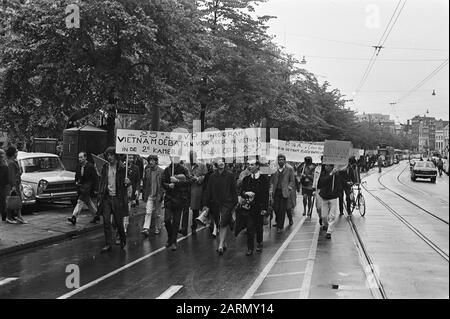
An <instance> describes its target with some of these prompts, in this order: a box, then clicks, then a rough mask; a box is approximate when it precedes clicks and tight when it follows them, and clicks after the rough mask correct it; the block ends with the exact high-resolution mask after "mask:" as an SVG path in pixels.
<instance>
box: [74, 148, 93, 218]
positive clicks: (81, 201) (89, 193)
mask: <svg viewBox="0 0 450 319" xmlns="http://www.w3.org/2000/svg"><path fill="white" fill-rule="evenodd" d="M75 183H76V185H77V188H78V201H77V205H76V206H75V208H74V210H73V213H72V217H70V218H67V220H68V221H69V222H71V223H72V225H74V226H75V225H76V223H77V216H78V214H80V213H81V211H82V210H83V206H84V205H85V204H86V206H87V207H88V208H89V210H90V211H91V213H92V214H93V215H94V216H96V214H97V207H96V206H95V205H94V203H93V202H92V199H91V197H93V196H94V192H95V190H96V188H97V184H98V177H97V172H96V171H95V168H94V164H92V163H89V162H88V161H87V153H86V152H81V153H80V154H78V165H77V168H76V172H75Z"/></svg>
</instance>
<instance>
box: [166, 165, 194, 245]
mask: <svg viewBox="0 0 450 319" xmlns="http://www.w3.org/2000/svg"><path fill="white" fill-rule="evenodd" d="M190 183H191V179H190V178H189V172H188V170H187V169H186V167H184V166H183V165H182V164H181V163H180V161H179V158H178V157H172V158H171V164H170V165H169V166H168V167H166V169H165V170H164V173H163V177H162V186H163V188H164V190H165V191H166V193H165V196H164V209H165V212H164V225H165V226H166V230H167V237H168V239H167V244H166V247H167V248H170V249H171V250H173V251H175V250H177V237H178V229H179V228H180V221H181V213H182V211H183V209H184V208H185V207H186V206H187V205H188V200H189V199H188V196H189V184H190Z"/></svg>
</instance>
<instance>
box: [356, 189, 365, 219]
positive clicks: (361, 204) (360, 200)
mask: <svg viewBox="0 0 450 319" xmlns="http://www.w3.org/2000/svg"><path fill="white" fill-rule="evenodd" d="M357 201H358V208H359V213H360V214H361V216H364V215H365V214H366V200H365V199H364V196H363V195H362V194H361V193H359V194H358V198H357Z"/></svg>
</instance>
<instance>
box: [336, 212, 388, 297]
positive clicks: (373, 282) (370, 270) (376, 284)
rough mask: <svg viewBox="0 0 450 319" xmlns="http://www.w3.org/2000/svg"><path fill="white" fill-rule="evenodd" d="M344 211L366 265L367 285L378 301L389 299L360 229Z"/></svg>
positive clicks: (362, 261)
mask: <svg viewBox="0 0 450 319" xmlns="http://www.w3.org/2000/svg"><path fill="white" fill-rule="evenodd" d="M344 210H345V212H346V215H347V222H348V224H349V226H350V230H351V232H352V235H353V239H354V244H355V246H356V249H357V251H358V254H359V258H360V261H361V264H363V265H365V266H364V272H365V273H366V279H367V283H368V284H369V288H370V290H371V292H372V295H373V296H374V297H375V298H377V299H388V296H387V294H386V291H385V289H384V286H383V283H382V282H381V278H380V276H379V273H378V271H377V270H376V268H375V265H374V263H373V262H372V258H371V257H370V255H369V252H368V250H367V248H366V246H365V245H364V241H363V240H362V238H361V235H360V234H359V232H358V228H357V227H356V225H355V223H354V222H353V220H352V218H351V216H349V215H348V212H347V208H344Z"/></svg>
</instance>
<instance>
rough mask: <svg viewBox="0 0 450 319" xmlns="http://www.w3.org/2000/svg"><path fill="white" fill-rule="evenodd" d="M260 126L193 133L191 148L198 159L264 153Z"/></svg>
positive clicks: (241, 156)
mask: <svg viewBox="0 0 450 319" xmlns="http://www.w3.org/2000/svg"><path fill="white" fill-rule="evenodd" d="M261 135H262V134H261V128H247V129H226V130H220V131H219V130H216V131H208V130H206V131H205V132H197V133H194V134H193V137H192V140H193V149H194V151H195V152H196V153H197V157H198V158H199V159H214V158H218V157H225V158H243V157H244V156H257V155H262V154H265V143H263V142H264V141H263V139H262V137H261Z"/></svg>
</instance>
